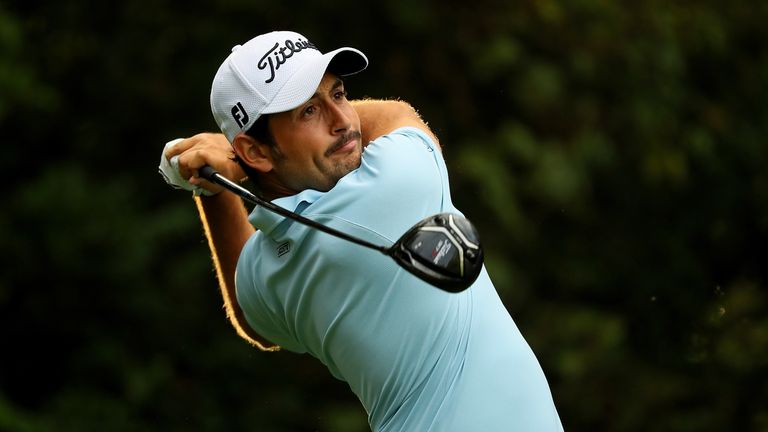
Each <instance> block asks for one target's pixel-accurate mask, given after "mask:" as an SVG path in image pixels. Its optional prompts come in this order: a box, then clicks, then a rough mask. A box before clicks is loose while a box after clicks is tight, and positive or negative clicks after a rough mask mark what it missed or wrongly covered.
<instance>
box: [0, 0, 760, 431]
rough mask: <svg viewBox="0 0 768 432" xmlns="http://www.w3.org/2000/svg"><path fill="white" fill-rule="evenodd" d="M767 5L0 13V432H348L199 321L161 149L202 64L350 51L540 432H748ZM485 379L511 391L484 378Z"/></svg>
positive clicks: (148, 5) (645, 2)
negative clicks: (449, 198) (537, 365)
mask: <svg viewBox="0 0 768 432" xmlns="http://www.w3.org/2000/svg"><path fill="white" fill-rule="evenodd" d="M766 22H768V3H767V2H764V1H757V2H751V1H746V0H735V1H731V2H720V1H714V0H709V1H671V2H665V1H655V0H640V1H620V2H608V1H602V0H572V1H557V0H539V1H522V2H514V1H485V0H476V1H466V2H454V1H439V0H431V1H425V2H418V1H414V0H388V1H385V2H376V3H371V4H368V3H367V2H353V1H350V0H327V1H324V2H312V3H302V2H276V1H272V2H267V1H264V0H248V1H246V0H219V1H199V0H194V1H185V2H181V1H175V2H174V1H168V0H154V1H152V2H147V1H136V0H124V1H121V2H101V1H85V0H70V1H50V0H49V1H37V2H32V1H20V0H17V1H10V2H2V3H0V128H1V129H0V131H1V133H2V135H1V136H2V140H3V144H2V150H1V153H0V154H1V155H2V156H1V157H0V166H2V170H3V173H4V174H5V175H4V179H5V180H4V182H3V183H4V184H5V186H4V187H3V191H4V192H3V197H2V200H1V201H2V204H0V208H1V209H2V211H1V212H0V241H1V242H2V243H0V246H1V247H0V254H2V255H1V256H0V263H2V271H1V272H0V328H2V330H1V331H2V341H3V348H2V354H0V430H2V431H19V432H33V431H78V432H82V431H338V432H353V431H354V432H357V431H364V430H367V423H366V419H365V413H364V412H363V410H362V408H360V406H359V404H358V402H357V400H356V399H355V398H354V396H353V395H352V394H351V393H350V392H349V390H348V388H347V387H346V385H345V384H343V383H341V382H338V381H335V380H334V379H333V378H331V377H330V375H329V374H328V373H327V372H326V371H325V369H324V368H323V366H322V365H320V364H319V363H317V362H316V361H314V360H313V359H311V358H310V357H308V356H298V355H294V354H290V353H278V354H263V353H260V352H258V351H256V350H255V349H253V348H251V347H249V346H248V345H247V344H246V343H245V342H243V341H241V340H240V339H238V337H237V336H236V335H235V333H234V331H233V330H232V328H231V327H230V326H229V324H228V322H227V321H226V319H225V316H224V313H223V311H222V309H221V301H220V299H219V294H218V290H217V286H216V283H215V279H214V274H213V272H212V269H211V265H210V263H209V258H208V251H207V249H206V245H205V243H204V239H203V236H202V232H201V229H200V225H199V222H198V220H197V218H196V214H195V211H194V206H193V202H192V200H191V199H190V198H189V196H188V195H187V194H186V193H182V192H178V191H173V190H171V189H170V188H168V187H167V186H166V185H165V183H163V181H162V179H161V178H160V176H159V175H158V174H157V164H158V162H159V156H160V151H161V149H162V147H163V144H164V143H165V142H166V141H168V140H169V139H171V138H174V137H177V136H190V135H192V134H194V133H196V132H199V131H203V130H215V124H214V122H213V119H212V116H211V114H210V111H209V105H208V95H209V90H210V81H211V79H212V77H213V74H214V73H215V71H216V68H217V67H218V65H219V64H220V62H221V61H222V60H223V58H224V57H225V56H226V55H227V53H228V52H229V49H230V47H231V46H232V45H234V44H236V43H242V42H244V41H246V40H248V39H250V38H251V37H252V36H255V35H256V34H259V33H262V32H266V31H270V30H274V29H293V30H296V31H299V32H301V33H303V34H305V35H307V36H308V37H309V38H310V39H311V40H312V41H313V42H314V43H315V44H317V45H318V46H319V47H320V48H321V49H325V50H327V49H332V48H336V47H339V46H344V45H348V46H354V47H357V48H359V49H361V50H363V51H364V52H365V53H366V54H367V55H368V57H369V59H370V67H369V69H368V70H367V71H366V72H365V73H363V74H361V75H359V76H357V77H354V78H351V79H349V80H348V81H347V87H348V89H349V90H350V96H351V97H353V98H360V97H366V96H370V97H377V98H390V97H402V98H403V99H405V100H408V101H410V102H411V103H413V104H414V105H415V106H416V107H417V108H418V109H419V110H420V112H421V113H422V114H423V116H424V117H425V118H426V119H427V120H428V121H429V123H430V125H431V126H432V127H433V129H434V130H435V131H436V132H437V134H438V136H439V137H440V138H441V141H442V143H443V146H444V148H445V156H446V159H447V161H448V164H449V169H450V171H451V174H452V182H453V189H454V198H455V199H454V200H455V202H456V203H457V204H458V206H459V207H460V208H462V209H463V210H464V211H465V213H466V214H467V215H468V216H469V217H470V218H471V219H472V220H474V221H475V222H476V224H477V225H478V227H479V229H480V232H481V235H482V236H483V239H484V242H485V245H486V247H487V256H488V258H487V265H488V268H489V270H490V272H491V275H492V276H493V279H494V281H495V283H496V286H497V288H498V290H499V292H500V294H501V295H502V298H503V299H504V302H505V304H506V306H507V308H508V309H509V311H510V312H511V314H512V315H513V317H514V318H515V320H516V322H517V324H518V326H519V327H520V329H521V331H522V332H523V334H524V335H525V336H526V338H527V340H528V341H529V343H530V344H531V345H532V346H533V348H534V350H535V352H536V353H537V355H538V357H539V360H540V362H541V364H542V366H543V368H544V369H545V371H546V373H547V375H548V377H549V380H550V384H551V388H552V392H553V395H554V398H555V401H556V403H557V406H558V409H559V412H560V415H561V418H562V421H563V424H564V425H565V428H566V430H571V431H649V430H653V431H768V314H767V312H768V299H767V298H766V287H768V281H767V280H766V276H767V275H768V267H767V266H766V263H765V257H766V256H768V251H767V250H766V249H767V247H766V246H767V245H768V242H767V240H768V169H767V167H768V145H767V143H766V138H767V137H768V31H766ZM510 367H514V365H510Z"/></svg>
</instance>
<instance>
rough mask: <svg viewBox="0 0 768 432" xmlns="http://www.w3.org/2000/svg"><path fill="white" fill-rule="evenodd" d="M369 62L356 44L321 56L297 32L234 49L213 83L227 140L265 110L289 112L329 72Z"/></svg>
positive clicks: (269, 35) (353, 70) (270, 35)
mask: <svg viewBox="0 0 768 432" xmlns="http://www.w3.org/2000/svg"><path fill="white" fill-rule="evenodd" d="M367 66H368V59H367V58H366V57H365V55H364V54H363V53H362V52H360V51H358V50H356V49H354V48H347V47H345V48H339V49H337V50H334V51H331V52H328V53H326V54H323V53H321V52H320V50H318V49H317V48H316V47H315V45H314V44H312V43H311V42H309V40H308V39H307V38H306V37H304V36H302V35H300V34H298V33H294V32H289V31H276V32H271V33H266V34H263V35H260V36H256V37H255V38H253V39H251V40H249V41H248V42H246V43H245V44H243V45H237V46H235V47H234V48H232V52H231V53H230V54H229V56H228V57H227V58H226V60H224V63H222V64H221V66H220V67H219V70H218V71H217V72H216V76H215V77H214V78H213V85H212V86H211V111H212V112H213V117H214V118H215V119H216V123H217V124H218V125H219V128H220V129H221V131H222V132H223V133H224V135H226V137H227V139H228V140H229V142H233V141H234V139H235V136H237V134H239V133H240V132H243V131H246V130H248V129H249V128H250V127H251V126H252V125H253V123H254V122H255V121H256V119H257V118H259V116H261V115H262V114H272V113H279V112H283V111H289V110H292V109H294V108H296V107H297V106H299V105H301V104H303V103H304V102H306V101H308V100H309V98H311V97H312V95H313V94H314V93H315V91H316V90H317V86H318V85H320V81H321V80H322V79H323V75H324V74H325V72H326V70H328V71H329V72H332V73H334V74H336V75H338V76H347V75H352V74H355V73H358V72H360V71H362V70H363V69H365V68H366V67H367Z"/></svg>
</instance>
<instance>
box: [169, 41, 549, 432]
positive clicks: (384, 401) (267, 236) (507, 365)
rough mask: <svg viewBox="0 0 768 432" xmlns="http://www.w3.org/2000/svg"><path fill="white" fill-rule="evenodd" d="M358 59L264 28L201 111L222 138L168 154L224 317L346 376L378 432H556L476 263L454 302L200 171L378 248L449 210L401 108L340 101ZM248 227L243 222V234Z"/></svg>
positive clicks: (427, 144) (189, 142) (219, 78)
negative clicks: (207, 109) (203, 241)
mask: <svg viewBox="0 0 768 432" xmlns="http://www.w3.org/2000/svg"><path fill="white" fill-rule="evenodd" d="M367 65H368V60H367V58H366V57H365V56H364V55H363V54H362V53H361V52H360V51H358V50H356V49H352V48H340V49H337V50H335V51H331V52H328V53H326V54H323V53H321V52H320V51H319V50H318V48H317V47H315V45H314V44H312V43H311V42H310V40H309V39H307V38H306V37H304V36H302V35H300V34H298V33H294V32H284V31H281V32H272V33H268V34H263V35H260V36H257V37H256V38H254V39H251V40H250V41H248V42H247V43H245V44H243V45H242V46H239V45H238V46H236V47H235V48H233V50H232V52H231V53H230V54H229V56H228V57H227V58H226V59H225V60H224V62H223V64H222V65H221V67H220V68H219V70H218V72H217V73H216V75H215V77H214V80H213V86H212V89H211V109H212V111H213V116H214V118H215V119H216V122H217V123H218V125H219V127H220V128H221V131H222V132H223V135H222V134H213V133H204V134H199V135H196V136H194V137H191V138H188V139H184V140H179V141H176V142H172V143H169V145H167V146H166V148H165V149H164V151H163V155H162V157H161V164H160V165H161V171H162V172H163V174H164V176H165V177H166V180H167V181H168V182H169V183H171V184H172V185H173V186H175V187H180V188H184V189H187V190H192V191H194V192H195V195H196V198H195V201H196V203H197V206H198V209H199V213H200V218H201V220H202V222H203V226H204V229H205V233H206V235H207V237H208V240H209V245H210V247H211V250H212V253H213V259H214V264H215V266H216V270H217V274H218V277H219V282H220V286H221V290H222V295H223V297H224V302H225V306H226V309H227V312H228V316H229V318H230V319H231V321H232V323H233V325H234V326H235V328H236V329H237V331H238V333H239V334H240V335H241V336H242V337H244V338H246V339H247V340H249V341H250V342H251V343H253V344H254V345H256V346H257V347H259V348H261V349H264V350H276V349H277V347H278V346H279V347H282V348H283V349H286V350H289V351H294V352H298V353H309V354H310V355H312V356H314V357H316V358H317V359H318V360H320V361H321V362H323V364H325V365H326V366H327V367H328V370H329V371H330V373H331V374H332V375H333V376H335V377H336V378H338V379H341V380H343V381H345V382H347V383H348V384H349V386H350V388H351V390H352V391H353V392H354V393H355V395H357V397H358V398H359V399H360V401H361V403H362V404H363V406H364V408H365V410H366V412H367V413H368V421H369V424H370V426H371V429H372V430H374V431H414V432H424V431H457V432H459V431H460V432H467V431H483V432H491V431H537V432H541V431H561V430H562V426H561V423H560V420H559V417H558V414H557V411H556V409H555V405H554V403H553V400H552V395H551V393H550V389H549V386H548V384H547V380H546V378H545V376H544V373H543V372H542V369H541V367H540V365H539V363H538V361H537V360H536V357H535V356H534V354H533V352H532V351H531V349H530V347H529V346H528V344H527V343H526V341H525V340H524V339H523V337H522V335H521V334H520V332H519V331H518V329H517V327H516V326H515V323H514V322H513V321H512V318H511V317H510V315H509V313H508V312H507V310H506V309H505V307H504V305H503V304H502V302H501V300H500V299H499V296H498V294H497V292H496V290H495V288H494V286H493V283H492V282H491V279H490V278H489V276H488V274H487V273H486V271H485V269H483V271H482V273H481V274H480V277H479V278H478V279H477V281H476V282H475V283H474V284H473V285H472V286H471V287H470V288H468V289H467V290H465V291H463V292H460V293H455V294H454V293H447V292H445V291H441V290H438V289H436V288H434V287H432V286H430V285H429V284H427V283H426V282H424V281H422V280H420V279H418V278H416V277H415V276H413V275H411V274H410V273H408V272H407V271H405V270H403V269H402V268H400V267H398V266H397V265H396V264H395V263H394V262H393V261H392V260H391V259H390V258H388V257H386V256H384V255H382V254H380V253H378V252H376V251H373V250H368V249H365V248H362V247H360V246H358V245H355V244H352V243H349V242H345V241H343V240H340V239H338V238H336V237H332V236H329V235H327V234H325V233H322V232H319V231H317V230H313V229H312V228H309V227H307V226H305V225H301V224H298V223H296V222H294V221H292V220H290V219H286V218H284V217H282V216H278V215H276V214H274V213H270V212H268V211H266V210H264V209H262V208H260V207H256V208H255V209H254V210H253V212H251V213H250V214H248V213H247V211H246V208H245V206H244V204H243V202H242V201H241V199H240V198H239V197H237V196H236V195H234V194H231V193H221V192H222V188H221V187H220V186H217V185H214V184H212V183H209V182H207V181H206V180H204V179H202V178H200V177H198V169H200V168H201V167H203V166H204V165H210V166H212V167H213V168H214V169H216V170H217V171H219V172H220V173H221V174H222V175H224V176H225V177H227V178H230V179H233V180H238V181H239V180H242V179H245V178H246V177H247V178H249V179H250V180H251V181H252V184H253V185H254V187H255V188H256V189H257V193H259V194H260V195H261V196H262V197H264V198H266V199H268V200H271V201H272V202H274V203H275V204H277V205H279V206H281V207H283V208H286V209H288V210H291V211H294V212H296V213H299V214H301V215H303V216H305V217H307V218H310V219H312V220H315V221H317V222H319V223H322V224H324V225H328V226H331V227H333V228H335V229H337V230H340V231H343V232H346V233H349V234H352V235H354V236H356V237H360V238H362V239H364V240H367V241H369V242H371V243H375V244H382V245H390V244H392V243H393V242H394V241H396V240H397V239H398V238H399V237H400V236H401V235H402V234H403V233H404V232H405V231H407V230H408V228H410V227H411V226H413V225H414V224H415V223H417V222H418V221H420V220H422V219H424V218H425V217H427V216H430V215H434V214H436V213H443V212H449V213H457V214H460V212H459V210H457V209H456V208H455V207H454V206H453V204H452V202H451V194H450V184H449V177H448V173H447V171H446V165H445V161H444V160H443V156H442V152H441V148H440V144H439V143H438V140H437V137H435V135H434V134H433V132H432V131H431V130H430V129H429V127H427V125H426V124H425V123H424V122H423V121H422V119H421V118H420V116H419V115H418V114H417V113H416V111H415V110H414V109H413V108H412V107H411V106H410V105H408V104H407V103H405V102H401V101H374V100H364V101H349V100H348V99H347V93H346V90H345V83H344V81H343V79H344V77H345V76H348V75H352V74H355V73H358V72H360V71H362V70H363V69H365V68H366V67H367ZM254 227H255V228H254Z"/></svg>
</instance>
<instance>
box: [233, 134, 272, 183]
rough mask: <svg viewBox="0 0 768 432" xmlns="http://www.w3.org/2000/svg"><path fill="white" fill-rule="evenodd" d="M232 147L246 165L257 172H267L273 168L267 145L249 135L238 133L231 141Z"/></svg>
mask: <svg viewBox="0 0 768 432" xmlns="http://www.w3.org/2000/svg"><path fill="white" fill-rule="evenodd" d="M232 148H233V149H234V151H235V154H236V155H237V156H238V157H239V158H240V159H241V160H242V161H243V162H245V164H246V165H248V166H250V167H251V168H253V169H255V170H257V171H259V172H262V173H268V172H270V171H272V169H273V168H274V161H273V160H272V154H271V152H270V148H269V146H268V145H266V144H262V143H260V142H259V141H257V140H256V139H254V138H253V137H251V136H248V135H246V134H244V133H240V134H238V135H237V136H236V137H235V140H234V142H232Z"/></svg>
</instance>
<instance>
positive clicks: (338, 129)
mask: <svg viewBox="0 0 768 432" xmlns="http://www.w3.org/2000/svg"><path fill="white" fill-rule="evenodd" d="M330 113H331V131H332V133H334V134H339V133H344V132H346V131H348V130H349V129H350V128H351V127H352V120H351V119H350V117H349V116H348V115H347V113H346V112H345V111H344V110H343V109H342V107H341V106H338V105H336V104H331V108H330Z"/></svg>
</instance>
